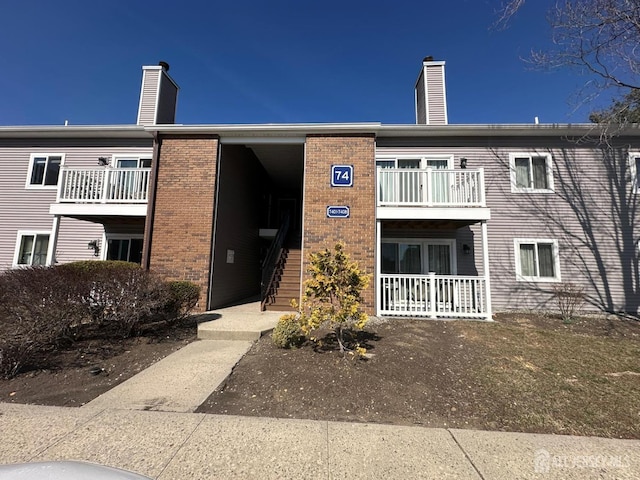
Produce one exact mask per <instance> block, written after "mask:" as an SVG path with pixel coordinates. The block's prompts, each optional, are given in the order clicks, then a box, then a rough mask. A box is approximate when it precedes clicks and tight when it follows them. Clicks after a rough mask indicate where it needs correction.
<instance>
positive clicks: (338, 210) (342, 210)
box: [327, 205, 350, 218]
mask: <svg viewBox="0 0 640 480" xmlns="http://www.w3.org/2000/svg"><path fill="white" fill-rule="evenodd" d="M349 213H350V212H349V207H347V206H346V205H341V206H330V207H327V217H328V218H349Z"/></svg>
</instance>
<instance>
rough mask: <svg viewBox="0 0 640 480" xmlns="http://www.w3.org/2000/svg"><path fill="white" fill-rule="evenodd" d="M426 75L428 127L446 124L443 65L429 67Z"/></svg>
mask: <svg viewBox="0 0 640 480" xmlns="http://www.w3.org/2000/svg"><path fill="white" fill-rule="evenodd" d="M425 71H426V74H427V106H428V114H429V117H428V119H427V123H428V124H429V125H446V124H447V103H446V97H445V85H444V65H429V66H427V67H426V69H425Z"/></svg>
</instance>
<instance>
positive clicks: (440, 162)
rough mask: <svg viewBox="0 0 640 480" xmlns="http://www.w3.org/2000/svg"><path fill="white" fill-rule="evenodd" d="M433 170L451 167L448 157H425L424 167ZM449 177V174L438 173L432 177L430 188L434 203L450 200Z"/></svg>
mask: <svg viewBox="0 0 640 480" xmlns="http://www.w3.org/2000/svg"><path fill="white" fill-rule="evenodd" d="M423 168H431V169H433V170H446V169H447V168H449V161H448V160H446V159H435V158H425V159H424V167H423ZM449 184H450V182H449V178H448V175H444V174H440V175H438V174H436V175H433V177H432V179H431V185H430V190H431V192H432V194H431V195H432V197H431V198H432V199H433V202H434V203H446V202H448V201H449V191H450V189H449Z"/></svg>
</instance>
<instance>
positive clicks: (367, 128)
mask: <svg viewBox="0 0 640 480" xmlns="http://www.w3.org/2000/svg"><path fill="white" fill-rule="evenodd" d="M145 129H146V130H147V131H149V132H154V133H159V134H162V135H171V134H174V135H203V134H208V135H219V136H220V137H227V138H230V137H238V138H242V137H253V138H257V137H274V138H278V137H289V138H295V137H304V136H307V135H332V134H333V135H354V134H362V135H366V134H372V135H376V136H378V137H439V138H446V137H576V136H577V137H600V136H602V135H606V134H612V133H615V136H640V125H638V124H632V125H629V126H625V127H616V126H608V127H606V126H601V125H596V124H592V123H576V124H570V123H569V124H560V123H551V124H497V125H491V124H479V125H478V124H476V125H464V124H458V125H456V124H448V125H413V124H410V125H409V124H407V125H384V124H382V123H377V122H371V123H295V124H284V123H283V124H275V123H269V124H236V125H226V124H222V125H181V124H175V125H149V126H147V127H145Z"/></svg>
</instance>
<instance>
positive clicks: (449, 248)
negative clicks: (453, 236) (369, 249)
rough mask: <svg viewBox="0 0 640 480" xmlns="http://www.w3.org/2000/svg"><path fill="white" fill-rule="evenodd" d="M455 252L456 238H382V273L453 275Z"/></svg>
mask: <svg viewBox="0 0 640 480" xmlns="http://www.w3.org/2000/svg"><path fill="white" fill-rule="evenodd" d="M454 252H455V240H436V239H430V240H419V239H416V240H391V239H386V240H382V258H381V260H382V265H381V267H382V273H383V274H394V273H399V274H416V275H422V274H427V273H429V272H434V273H436V274H437V275H452V274H453V272H454V271H455V256H454Z"/></svg>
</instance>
